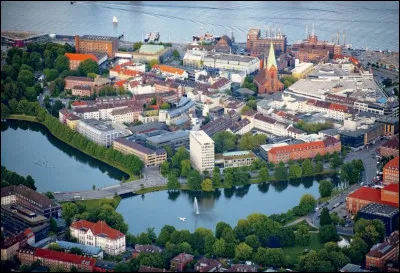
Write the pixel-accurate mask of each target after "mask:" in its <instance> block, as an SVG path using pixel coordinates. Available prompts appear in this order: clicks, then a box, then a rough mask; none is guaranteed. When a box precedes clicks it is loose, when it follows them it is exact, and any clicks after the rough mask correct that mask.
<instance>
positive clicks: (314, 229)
mask: <svg viewBox="0 0 400 273" xmlns="http://www.w3.org/2000/svg"><path fill="white" fill-rule="evenodd" d="M301 225H305V226H307V227H308V229H309V230H310V231H316V230H318V229H316V228H315V227H312V226H310V225H309V224H308V223H307V221H306V220H303V221H301V222H300V223H297V224H295V225H292V226H291V227H293V228H294V230H298V229H299V228H300V226H301Z"/></svg>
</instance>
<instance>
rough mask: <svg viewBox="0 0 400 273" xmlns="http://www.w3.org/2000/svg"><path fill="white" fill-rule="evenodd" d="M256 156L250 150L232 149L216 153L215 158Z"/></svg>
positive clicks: (228, 158)
mask: <svg viewBox="0 0 400 273" xmlns="http://www.w3.org/2000/svg"><path fill="white" fill-rule="evenodd" d="M256 157H257V156H256V155H255V153H253V152H252V151H234V152H226V153H222V154H216V155H215V158H216V159H217V158H218V159H222V158H223V159H225V160H232V159H243V158H256Z"/></svg>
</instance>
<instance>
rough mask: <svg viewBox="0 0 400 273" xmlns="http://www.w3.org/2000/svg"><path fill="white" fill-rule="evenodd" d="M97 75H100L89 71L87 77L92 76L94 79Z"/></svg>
mask: <svg viewBox="0 0 400 273" xmlns="http://www.w3.org/2000/svg"><path fill="white" fill-rule="evenodd" d="M97 76H98V75H97V74H96V73H88V74H87V77H88V78H92V79H96V77H97Z"/></svg>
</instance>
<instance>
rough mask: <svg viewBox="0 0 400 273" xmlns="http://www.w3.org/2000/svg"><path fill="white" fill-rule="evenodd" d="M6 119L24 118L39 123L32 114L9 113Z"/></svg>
mask: <svg viewBox="0 0 400 273" xmlns="http://www.w3.org/2000/svg"><path fill="white" fill-rule="evenodd" d="M7 118H8V119H18V120H26V121H32V122H38V123H40V122H39V121H38V120H37V118H36V117H33V116H25V115H10V116H9V117H7Z"/></svg>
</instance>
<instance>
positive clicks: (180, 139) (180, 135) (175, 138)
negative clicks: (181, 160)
mask: <svg viewBox="0 0 400 273" xmlns="http://www.w3.org/2000/svg"><path fill="white" fill-rule="evenodd" d="M147 143H148V144H149V145H150V146H152V147H154V148H155V149H159V148H162V147H164V146H171V148H172V149H174V150H178V148H179V147H181V146H183V147H185V148H186V149H189V131H174V132H166V133H163V134H160V135H156V136H151V137H148V138H147Z"/></svg>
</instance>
